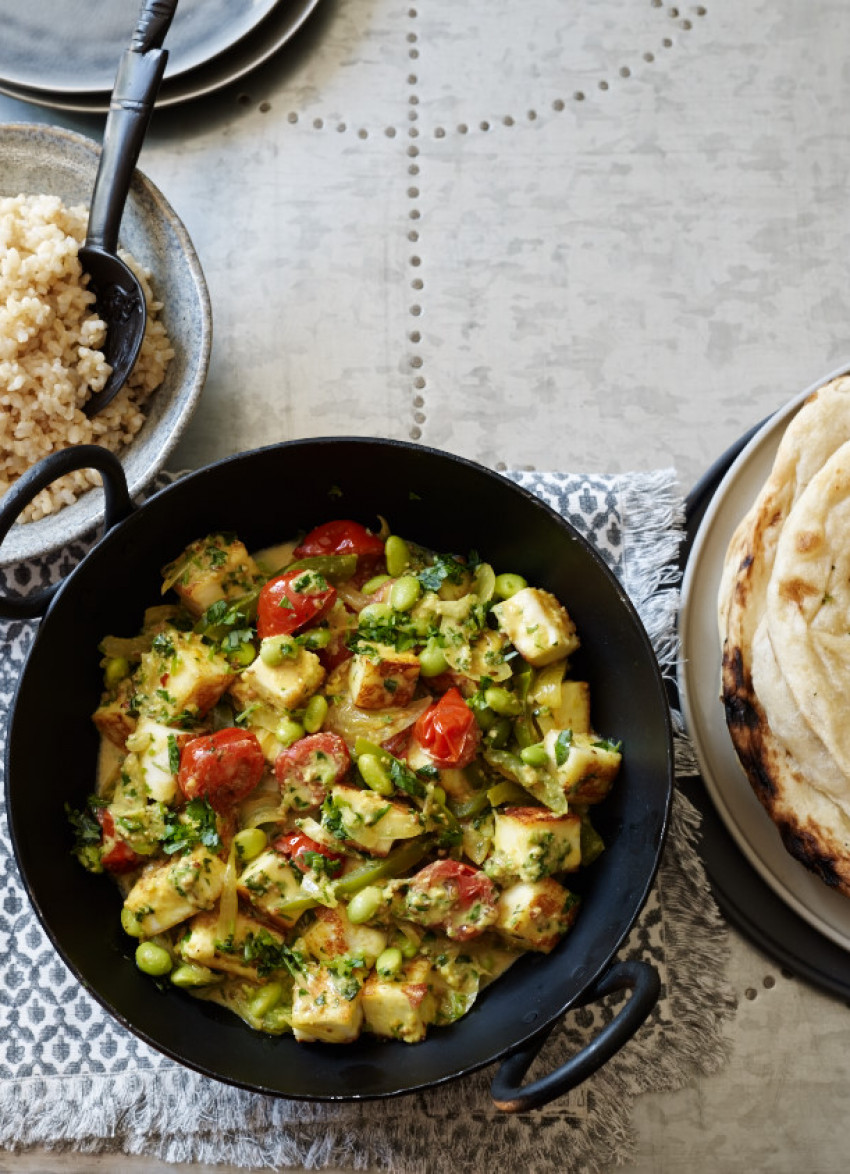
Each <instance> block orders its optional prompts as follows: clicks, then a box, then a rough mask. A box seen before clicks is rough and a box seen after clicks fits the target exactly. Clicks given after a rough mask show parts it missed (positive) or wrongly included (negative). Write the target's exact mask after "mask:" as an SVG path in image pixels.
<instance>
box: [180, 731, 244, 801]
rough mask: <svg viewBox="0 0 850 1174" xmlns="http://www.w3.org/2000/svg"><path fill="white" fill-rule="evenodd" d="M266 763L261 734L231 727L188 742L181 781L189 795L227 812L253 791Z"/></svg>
mask: <svg viewBox="0 0 850 1174" xmlns="http://www.w3.org/2000/svg"><path fill="white" fill-rule="evenodd" d="M265 766H266V760H265V758H264V757H263V751H262V749H261V748H260V743H259V741H258V740H257V735H256V734H254V733H252V732H251V731H250V730H239V729H236V728H228V729H225V730H218V731H217V732H216V733H215V734H202V735H201V736H200V737H199V738H192V740H191V741H190V742H187V743H186V745H185V746H184V747H183V750H182V751H181V753H180V769H179V771H178V772H177V782H178V784H179V786H180V790H181V791H182V792H183V794H184V795H185V796H186V798H187V799H207V800H209V804H210V806H211V807H212V808H213V809H214V810H215V811H218V812H219V813H222V814H223V813H225V812H227V811H228V810H229V808H231V807H233V806H235V804H237V803H239V802H240V801H241V800H242V799H244V798H245V797H246V796H247V795H250V794H251V792H252V791H253V790H254V788H255V787H256V785H257V783H258V782H259V781H260V779H261V778H262V775H263V771H264V770H265Z"/></svg>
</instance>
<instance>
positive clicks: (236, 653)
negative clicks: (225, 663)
mask: <svg viewBox="0 0 850 1174" xmlns="http://www.w3.org/2000/svg"><path fill="white" fill-rule="evenodd" d="M255 656H256V654H255V652H254V645H253V644H240V645H239V647H238V648H235V649H233V650H232V651H230V652H228V654H227V659H228V660H229V661H230V663H231V664H232V665H233V666H234V668H240V669H246V668H247V667H248V665H249V664H253V663H254V659H255Z"/></svg>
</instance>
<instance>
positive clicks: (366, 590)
mask: <svg viewBox="0 0 850 1174" xmlns="http://www.w3.org/2000/svg"><path fill="white" fill-rule="evenodd" d="M391 578H392V575H375V577H374V578H373V579H370V580H369V581H368V583H364V584H363V586H362V587H361V588H360V590H361V591H362V592H363V594H364V595H374V594H375V592H376V591H377V590H378V589H379V588H380V587H383V585H384V584H385V583H389V581H390V579H391Z"/></svg>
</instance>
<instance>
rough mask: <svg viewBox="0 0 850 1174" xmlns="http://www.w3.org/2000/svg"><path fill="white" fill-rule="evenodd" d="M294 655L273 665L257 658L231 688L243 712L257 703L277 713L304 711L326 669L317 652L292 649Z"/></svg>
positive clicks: (297, 648) (294, 646) (294, 647)
mask: <svg viewBox="0 0 850 1174" xmlns="http://www.w3.org/2000/svg"><path fill="white" fill-rule="evenodd" d="M292 648H293V655H292V656H285V657H284V658H283V660H282V661H281V663H280V664H277V665H270V664H266V662H265V661H264V660H263V659H262V657H260V656H258V657H257V659H256V660H255V661H254V663H253V664H250V665H249V666H248V668H246V669H245V671H244V672H243V673H242V675H241V676H240V678H239V680H238V681H236V683H235V684H234V685H233V687H232V688H231V690H230V692H231V695H232V696H233V697H234V699H235V700H236V702H237V704H238V705H239V706H240V707H241V708H242V709H248V707H249V706H250V705H251V704H252V703H253V702H255V701H260V702H263V703H264V704H266V705H270V706H271V707H272V708H273V709H275V710H276V711H277V712H278V713H285V712H286V711H287V710H291V709H301V708H302V706H304V705H306V704H307V702H308V701H309V700H310V698H311V697H312V696H313V694H314V693H315V692H316V690H317V689H318V688H319V686H320V685H321V683H322V681H324V679H325V670H324V669H323V668H322V665H321V662H320V661H319V658H318V656H316V654H315V652H310V651H309V650H308V649H306V648H299V647H297V646H296V645H293V646H292Z"/></svg>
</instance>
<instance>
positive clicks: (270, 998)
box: [248, 982, 283, 1019]
mask: <svg viewBox="0 0 850 1174" xmlns="http://www.w3.org/2000/svg"><path fill="white" fill-rule="evenodd" d="M282 994H283V987H282V986H281V985H280V983H279V982H267V983H266V984H265V986H262V987H260V989H259V990H258V991H257V993H256V994H255V995H254V997H253V998H252V999H251V1002H250V1003H249V1004H248V1010H249V1011H250V1012H251V1014H252V1015H253V1016H254V1018H255V1019H264V1018H265V1016H266V1015H268V1013H269V1011H271V1010H272V1009H273V1008H274V1007H276V1006H277V1005H278V1003H279V1002H280V999H281V995H282Z"/></svg>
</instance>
